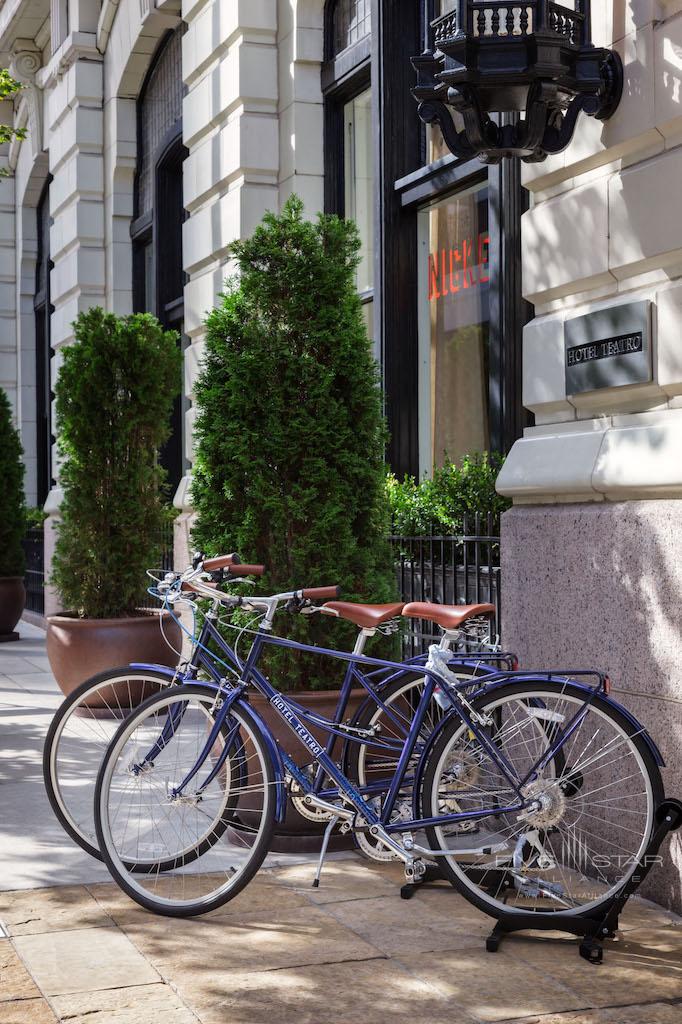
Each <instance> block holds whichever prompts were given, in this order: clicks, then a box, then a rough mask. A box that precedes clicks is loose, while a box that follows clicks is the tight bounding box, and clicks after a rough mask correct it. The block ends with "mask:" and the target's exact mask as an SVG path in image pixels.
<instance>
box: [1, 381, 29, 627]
mask: <svg viewBox="0 0 682 1024" xmlns="http://www.w3.org/2000/svg"><path fill="white" fill-rule="evenodd" d="M22 454H23V452H22V449H21V442H20V441H19V434H18V432H17V430H16V429H15V428H14V425H13V423H12V410H11V408H10V404H9V399H8V397H7V395H6V394H5V392H4V391H3V390H2V388H0V481H1V484H0V643H2V642H4V641H7V640H18V639H19V634H18V633H16V632H15V631H14V627H15V626H16V624H17V622H18V621H19V619H20V618H21V615H22V612H23V610H24V605H25V603H26V590H25V588H24V550H23V548H22V545H21V540H22V537H23V536H24V529H25V510H24V465H23V463H22V461H21V457H22Z"/></svg>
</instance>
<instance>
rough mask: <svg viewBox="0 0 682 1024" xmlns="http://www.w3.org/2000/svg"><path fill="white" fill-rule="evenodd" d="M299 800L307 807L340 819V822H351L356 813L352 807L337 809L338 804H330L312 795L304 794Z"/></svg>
mask: <svg viewBox="0 0 682 1024" xmlns="http://www.w3.org/2000/svg"><path fill="white" fill-rule="evenodd" d="M301 800H302V801H303V803H304V804H306V805H307V806H308V807H317V808H318V809H319V810H321V811H327V813H328V814H333V815H334V817H335V818H340V819H341V820H342V821H352V820H353V818H355V816H356V815H357V813H358V812H357V811H356V810H355V808H353V807H339V805H338V804H330V803H329V802H328V801H327V800H322V799H321V797H319V796H315V794H314V793H305V794H304V796H302V797H301Z"/></svg>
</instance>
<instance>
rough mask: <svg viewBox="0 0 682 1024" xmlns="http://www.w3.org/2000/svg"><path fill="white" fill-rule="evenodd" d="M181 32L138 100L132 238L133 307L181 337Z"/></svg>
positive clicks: (176, 438)
mask: <svg viewBox="0 0 682 1024" xmlns="http://www.w3.org/2000/svg"><path fill="white" fill-rule="evenodd" d="M182 32H183V29H182V27H180V28H178V29H176V30H175V32H173V33H171V34H169V35H168V36H167V37H166V39H165V40H164V41H163V42H162V43H161V45H160V47H159V49H158V51H157V54H156V56H155V58H154V60H153V63H152V66H151V68H150V71H149V73H148V75H147V79H146V81H145V83H144V86H143V88H142V91H141V93H140V96H139V98H138V103H137V108H138V140H137V141H138V166H137V175H136V179H135V211H136V217H135V220H134V221H133V224H132V226H131V235H132V238H133V267H134V270H133V305H134V308H135V310H137V311H139V312H150V313H154V314H155V315H156V316H157V317H158V318H159V320H160V321H161V323H162V324H163V326H164V327H166V328H172V329H173V330H176V331H178V332H179V334H180V337H181V339H182V341H181V345H182V347H183V349H184V348H186V346H187V339H186V338H185V337H184V336H183V321H184V301H183V296H184V284H185V280H184V278H185V275H184V272H183V259H182V224H183V221H184V219H185V211H184V208H183V200H182V164H183V160H184V159H185V157H186V155H187V151H186V149H185V147H184V145H183V142H182V98H183V84H182ZM187 408H188V402H187V400H186V398H184V396H183V397H179V398H177V399H176V401H175V403H174V407H173V412H172V419H171V436H170V437H169V439H168V441H167V442H166V444H165V445H164V447H163V449H162V450H161V463H162V465H163V466H164V468H165V469H166V472H167V474H168V483H169V487H170V490H171V492H172V491H173V490H174V489H175V488H176V487H177V485H178V484H179V483H180V480H181V479H182V476H183V473H184V472H185V471H186V470H187V466H188V464H187V460H186V457H185V452H184V445H183V425H184V420H185V414H186V412H187Z"/></svg>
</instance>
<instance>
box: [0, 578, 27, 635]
mask: <svg viewBox="0 0 682 1024" xmlns="http://www.w3.org/2000/svg"><path fill="white" fill-rule="evenodd" d="M25 604H26V588H25V587H24V581H23V579H22V578H21V576H3V577H1V578H0V643H2V642H4V641H7V640H18V639H19V634H18V633H15V632H14V627H15V626H16V624H17V622H18V621H19V619H20V618H21V616H22V613H23V611H24V606H25Z"/></svg>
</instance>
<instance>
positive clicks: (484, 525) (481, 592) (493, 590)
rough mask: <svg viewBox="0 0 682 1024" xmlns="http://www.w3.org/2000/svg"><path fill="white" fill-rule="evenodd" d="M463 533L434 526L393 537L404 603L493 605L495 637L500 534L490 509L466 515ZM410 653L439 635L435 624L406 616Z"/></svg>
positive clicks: (498, 624)
mask: <svg viewBox="0 0 682 1024" xmlns="http://www.w3.org/2000/svg"><path fill="white" fill-rule="evenodd" d="M462 526H463V528H462V533H461V534H447V533H443V532H442V530H439V528H438V527H435V528H432V529H431V530H430V531H429V532H428V533H426V534H424V535H415V536H403V535H400V534H393V535H392V536H391V537H390V541H391V546H392V548H393V553H394V558H395V566H396V575H397V581H398V588H399V590H400V595H401V598H402V600H403V601H405V602H407V601H435V602H438V603H442V604H488V603H489V604H492V605H494V606H495V616H494V622H493V629H492V633H493V636H494V635H497V634H499V633H500V628H501V622H502V614H501V613H502V609H501V604H500V534H499V526H498V520H496V519H495V517H494V516H493V515H491V514H490V513H489V514H487V515H480V514H479V513H476V515H473V516H468V517H465V519H464V522H463V524H462ZM407 621H408V622H409V623H410V625H409V627H408V630H409V631H408V632H407V633H406V634H405V638H404V643H405V647H406V654H416V653H418V652H419V651H421V650H423V649H424V648H425V646H426V645H427V644H429V643H433V642H434V640H438V639H440V634H438V635H436V634H435V633H434V626H433V624H432V623H429V622H426V621H422V620H419V619H410V620H407Z"/></svg>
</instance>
